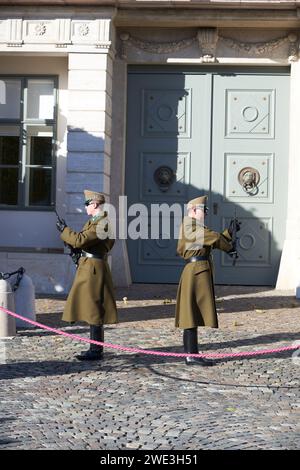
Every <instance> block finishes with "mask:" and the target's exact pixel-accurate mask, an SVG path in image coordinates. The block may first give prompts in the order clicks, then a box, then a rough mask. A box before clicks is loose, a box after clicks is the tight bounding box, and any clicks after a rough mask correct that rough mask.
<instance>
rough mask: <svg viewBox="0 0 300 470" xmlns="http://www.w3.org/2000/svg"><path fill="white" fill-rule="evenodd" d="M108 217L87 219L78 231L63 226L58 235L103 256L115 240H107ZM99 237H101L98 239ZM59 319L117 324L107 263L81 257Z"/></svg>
mask: <svg viewBox="0 0 300 470" xmlns="http://www.w3.org/2000/svg"><path fill="white" fill-rule="evenodd" d="M108 230H109V221H108V219H107V214H106V213H104V214H102V215H101V216H99V217H96V218H92V219H90V220H89V221H88V222H87V223H86V224H85V225H84V227H83V228H82V230H81V232H74V231H73V230H71V229H70V228H69V227H66V228H65V229H64V230H63V232H62V233H61V238H62V240H63V241H64V242H66V243H67V244H69V245H71V246H72V247H74V248H80V249H82V250H84V251H86V252H88V253H92V254H94V255H101V256H103V255H106V254H107V253H108V252H109V251H110V250H111V248H112V247H113V245H114V242H115V240H113V239H111V238H109V237H107V238H105V235H108ZM99 237H100V238H99ZM62 319H63V320H64V321H67V322H76V321H85V322H87V323H88V324H89V325H103V324H108V323H116V322H117V321H118V316H117V309H116V302H115V296H114V289H113V282H112V277H111V273H110V269H109V265H108V263H107V261H106V260H103V259H96V258H87V257H81V258H80V260H79V265H78V268H77V271H76V275H75V278H74V282H73V285H72V288H71V290H70V293H69V295H68V298H67V302H66V305H65V309H64V313H63V317H62Z"/></svg>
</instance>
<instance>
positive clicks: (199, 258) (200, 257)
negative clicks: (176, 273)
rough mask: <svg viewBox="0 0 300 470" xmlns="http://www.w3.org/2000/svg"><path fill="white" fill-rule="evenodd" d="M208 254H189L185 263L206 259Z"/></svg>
mask: <svg viewBox="0 0 300 470" xmlns="http://www.w3.org/2000/svg"><path fill="white" fill-rule="evenodd" d="M208 260H209V256H191V257H190V258H188V259H187V260H186V262H187V263H196V261H208Z"/></svg>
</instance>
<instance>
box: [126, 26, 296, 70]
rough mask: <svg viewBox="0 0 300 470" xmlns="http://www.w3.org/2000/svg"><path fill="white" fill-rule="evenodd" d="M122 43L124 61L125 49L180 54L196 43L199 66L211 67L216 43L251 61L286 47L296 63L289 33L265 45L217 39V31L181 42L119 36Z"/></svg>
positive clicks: (204, 30)
mask: <svg viewBox="0 0 300 470" xmlns="http://www.w3.org/2000/svg"><path fill="white" fill-rule="evenodd" d="M120 39H121V41H122V52H121V56H122V58H124V59H126V48H127V47H128V46H132V47H134V48H136V49H139V50H143V51H146V52H148V53H151V54H168V53H174V52H177V51H179V50H180V49H184V48H186V47H189V46H191V45H193V44H195V43H198V45H199V48H200V53H201V59H202V62H207V63H214V62H217V59H216V48H217V44H218V41H222V42H223V43H225V44H226V45H227V46H228V47H230V49H233V50H236V51H238V52H243V53H247V54H249V55H252V56H253V57H257V56H262V55H264V56H267V55H269V54H270V53H271V52H273V51H274V50H275V49H277V48H279V47H282V46H284V45H285V44H289V51H288V60H289V61H296V60H298V47H299V41H298V37H297V35H296V34H294V33H290V34H289V35H287V36H284V37H282V38H277V39H272V40H271V41H266V42H243V41H239V40H237V39H233V38H229V37H223V36H219V35H218V30H217V28H199V30H198V32H197V35H196V36H194V37H192V38H189V39H182V40H180V41H172V42H164V43H159V42H152V41H144V40H142V39H139V38H136V37H133V36H131V35H130V34H129V33H123V34H121V35H120Z"/></svg>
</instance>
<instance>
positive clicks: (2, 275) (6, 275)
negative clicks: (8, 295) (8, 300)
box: [0, 267, 25, 292]
mask: <svg viewBox="0 0 300 470" xmlns="http://www.w3.org/2000/svg"><path fill="white" fill-rule="evenodd" d="M24 273H25V269H24V268H23V267H21V268H19V269H18V270H17V271H14V272H12V273H2V272H0V280H2V279H3V280H4V281H6V280H7V279H9V278H10V277H11V276H13V275H14V274H17V279H16V282H15V283H14V285H13V286H12V291H13V292H16V290H17V289H18V287H19V285H20V282H21V280H22V277H23V275H24Z"/></svg>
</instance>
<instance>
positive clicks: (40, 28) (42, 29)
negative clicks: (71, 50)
mask: <svg viewBox="0 0 300 470" xmlns="http://www.w3.org/2000/svg"><path fill="white" fill-rule="evenodd" d="M34 30H35V35H36V36H44V34H46V31H47V27H46V25H45V23H39V24H37V25H36V27H35V28H34Z"/></svg>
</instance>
